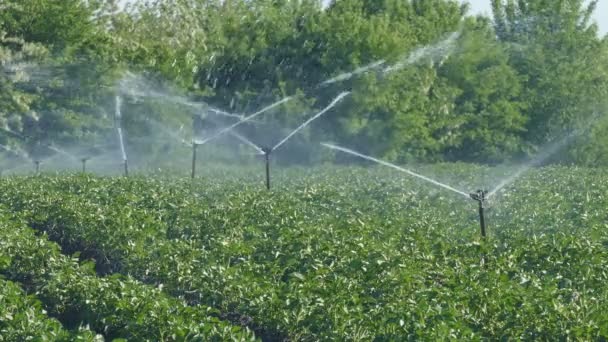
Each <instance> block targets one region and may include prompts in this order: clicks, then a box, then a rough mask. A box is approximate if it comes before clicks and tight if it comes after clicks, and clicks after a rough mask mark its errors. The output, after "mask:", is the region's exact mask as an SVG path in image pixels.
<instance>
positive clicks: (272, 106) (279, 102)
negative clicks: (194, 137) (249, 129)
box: [198, 97, 292, 145]
mask: <svg viewBox="0 0 608 342" xmlns="http://www.w3.org/2000/svg"><path fill="white" fill-rule="evenodd" d="M291 99H292V97H286V98H284V99H282V100H279V101H277V102H275V103H273V104H271V105H269V106H266V107H264V108H262V109H261V110H259V111H257V112H255V113H253V114H251V115H249V116H246V117H245V118H243V119H241V120H239V121H237V122H235V123H233V124H232V125H230V126H228V127H225V128H223V129H221V130H219V131H218V132H217V133H215V134H213V135H212V136H210V137H209V138H207V139H204V140H202V141H200V142H199V143H198V144H199V145H204V144H206V143H208V142H209V141H211V140H213V139H216V138H218V137H220V136H221V135H222V134H225V133H228V132H230V131H232V130H233V129H234V128H235V127H237V126H239V125H241V124H243V123H245V122H247V121H250V120H251V119H253V118H255V117H257V116H259V115H261V114H263V113H265V112H267V111H269V110H271V109H273V108H274V107H277V106H279V105H281V104H283V103H285V102H287V101H289V100H291Z"/></svg>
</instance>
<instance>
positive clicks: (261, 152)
mask: <svg viewBox="0 0 608 342" xmlns="http://www.w3.org/2000/svg"><path fill="white" fill-rule="evenodd" d="M230 134H231V135H233V136H234V137H236V138H237V139H239V140H240V141H242V142H244V143H245V144H247V145H249V146H251V147H252V148H254V149H255V150H256V151H258V153H259V154H264V151H263V150H262V148H261V147H260V146H258V145H256V144H255V143H254V142H253V141H251V140H249V139H247V138H245V137H244V136H242V135H240V134H238V133H237V132H235V131H230Z"/></svg>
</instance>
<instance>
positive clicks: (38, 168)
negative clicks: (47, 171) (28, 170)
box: [34, 160, 40, 175]
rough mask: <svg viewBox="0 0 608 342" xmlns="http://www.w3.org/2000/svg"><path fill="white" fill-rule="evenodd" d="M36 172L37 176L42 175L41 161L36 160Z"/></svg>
mask: <svg viewBox="0 0 608 342" xmlns="http://www.w3.org/2000/svg"><path fill="white" fill-rule="evenodd" d="M34 170H35V171H36V175H39V174H40V160H34Z"/></svg>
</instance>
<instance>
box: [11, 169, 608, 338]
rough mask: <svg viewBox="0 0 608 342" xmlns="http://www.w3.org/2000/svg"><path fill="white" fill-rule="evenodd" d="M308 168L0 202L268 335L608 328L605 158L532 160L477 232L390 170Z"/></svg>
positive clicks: (458, 179) (602, 334) (53, 184)
mask: <svg viewBox="0 0 608 342" xmlns="http://www.w3.org/2000/svg"><path fill="white" fill-rule="evenodd" d="M443 170H444V169H443V168H437V169H433V168H427V169H424V171H425V172H427V173H433V174H434V175H436V176H437V177H439V178H441V179H442V180H444V181H448V182H450V183H451V184H455V185H457V186H459V187H460V188H463V189H468V188H470V189H471V190H476V188H477V187H478V186H482V185H483V184H481V185H480V184H479V183H486V182H487V183H491V182H492V181H493V180H495V179H496V178H497V176H496V175H495V174H492V172H493V171H492V170H486V169H484V168H477V167H469V166H459V167H453V168H452V169H451V171H452V174H453V176H450V175H447V174H446V173H445V171H443ZM314 171H315V172H312V173H311V172H306V171H302V170H299V171H288V172H286V173H285V174H284V175H282V176H281V177H278V178H277V182H276V183H277V184H278V187H277V188H276V189H275V190H273V191H272V192H267V191H265V190H263V189H262V187H261V186H260V184H258V183H256V182H252V181H249V180H246V179H245V178H243V176H237V177H229V176H226V175H223V178H216V180H215V181H210V180H208V179H203V180H200V181H196V182H194V183H192V182H190V181H185V180H179V179H171V178H143V177H141V178H130V179H111V178H96V177H90V176H69V177H68V176H62V177H44V178H27V179H23V178H15V179H7V180H3V181H2V183H3V184H2V185H3V187H4V188H5V189H6V192H5V194H4V196H3V197H2V198H0V202H2V203H4V205H5V206H7V207H8V208H10V209H11V210H12V211H13V212H15V213H18V214H17V215H18V216H19V217H20V219H22V220H24V222H26V223H27V224H28V225H30V226H31V227H32V228H35V229H37V230H39V231H42V232H45V233H46V234H48V236H49V238H50V239H52V240H54V241H56V242H58V243H59V244H60V245H61V247H62V249H63V251H64V252H66V253H68V254H70V253H75V252H79V253H80V257H81V259H86V260H93V261H94V262H95V268H96V271H97V273H98V274H107V275H109V274H123V275H129V276H131V277H133V278H134V279H137V280H138V281H142V282H144V283H148V284H155V285H157V286H159V287H160V286H161V285H162V291H163V292H165V293H167V294H169V295H171V296H174V297H177V298H179V299H183V300H185V301H186V302H187V303H188V304H189V305H191V306H200V305H205V306H208V307H211V308H214V310H217V313H218V316H219V317H221V318H224V319H226V320H230V321H231V322H232V323H233V324H238V325H243V326H246V327H249V328H250V329H252V330H253V331H254V332H255V333H256V335H257V336H258V337H260V338H262V339H263V340H284V339H290V340H306V341H308V340H331V339H333V340H350V341H368V340H377V341H382V340H404V339H502V338H504V339H509V338H513V339H553V338H561V339H587V340H588V339H602V338H606V337H608V315H607V314H606V313H605V310H603V309H602V308H604V307H607V306H608V289H607V288H606V287H605V286H604V285H603V284H605V283H606V281H608V272H607V271H606V269H607V266H608V253H607V250H606V246H608V234H606V232H607V231H606V225H607V224H606V222H608V220H607V216H606V214H605V212H604V208H606V205H607V204H608V203H607V202H608V198H607V197H606V194H607V193H608V192H607V190H608V177H607V176H608V175H606V174H605V172H603V171H601V170H593V169H581V168H566V167H554V168H544V169H539V170H535V171H533V172H531V173H530V174H529V175H527V176H526V177H525V178H524V179H521V180H520V181H518V182H517V183H516V184H514V185H513V186H512V187H509V188H507V189H505V191H503V192H501V193H500V194H498V195H497V196H496V197H495V198H494V199H493V200H492V202H491V203H490V208H489V209H488V213H489V224H490V237H489V238H488V239H487V240H483V239H480V238H479V237H478V222H477V215H476V205H475V203H474V202H472V201H467V200H465V199H463V198H462V197H457V196H453V195H452V194H450V193H445V192H443V191H440V190H437V189H435V188H433V187H431V186H428V185H426V184H420V183H418V182H416V181H412V180H411V179H408V178H404V177H403V176H402V175H401V174H396V173H393V172H388V171H385V170H376V169H369V170H367V169H350V168H338V169H333V168H332V169H328V170H323V169H318V170H314ZM499 172H501V173H504V171H499ZM478 176H479V177H478ZM59 283H60V282H59ZM59 283H56V284H59ZM66 300H68V301H69V297H67V298H66ZM111 305H113V304H111Z"/></svg>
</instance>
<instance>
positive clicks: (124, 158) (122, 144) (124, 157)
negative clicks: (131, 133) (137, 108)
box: [115, 95, 127, 163]
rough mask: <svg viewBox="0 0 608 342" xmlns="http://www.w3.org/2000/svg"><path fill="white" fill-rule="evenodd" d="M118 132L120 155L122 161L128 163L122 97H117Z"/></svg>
mask: <svg viewBox="0 0 608 342" xmlns="http://www.w3.org/2000/svg"><path fill="white" fill-rule="evenodd" d="M115 115H116V132H117V133H118V143H119V144H120V153H121V155H122V161H123V162H125V163H126V162H127V151H126V149H125V142H124V139H123V135H122V123H121V121H122V120H121V119H122V113H121V99H120V96H118V95H117V96H116V108H115Z"/></svg>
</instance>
